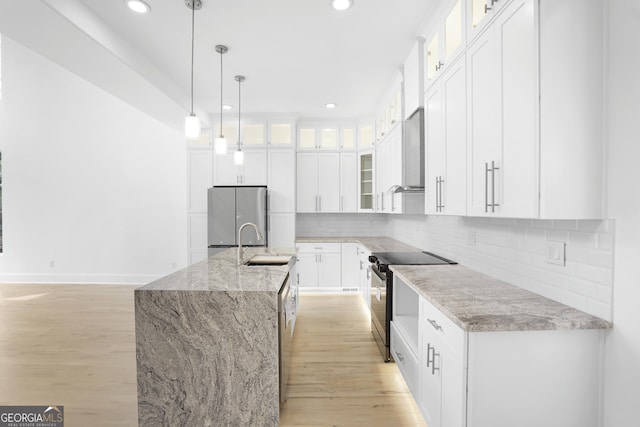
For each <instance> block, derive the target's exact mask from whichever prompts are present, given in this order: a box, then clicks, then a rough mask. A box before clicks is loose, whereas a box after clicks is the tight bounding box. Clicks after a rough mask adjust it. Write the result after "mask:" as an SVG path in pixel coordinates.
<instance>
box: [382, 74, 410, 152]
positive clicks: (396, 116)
mask: <svg viewBox="0 0 640 427" xmlns="http://www.w3.org/2000/svg"><path fill="white" fill-rule="evenodd" d="M402 82H403V73H402V72H401V71H400V70H398V72H397V73H396V74H395V75H394V76H393V79H392V80H391V82H390V83H389V86H387V89H386V91H385V92H384V95H383V96H382V97H381V98H380V102H379V104H378V107H377V109H376V111H377V120H376V143H379V142H380V141H382V139H384V137H385V136H386V135H387V134H389V132H391V130H392V129H394V128H395V127H396V126H397V125H398V124H399V123H401V122H402V119H403V109H404V105H403V104H404V101H403V95H402V84H403V83H402Z"/></svg>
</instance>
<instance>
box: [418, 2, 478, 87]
mask: <svg viewBox="0 0 640 427" xmlns="http://www.w3.org/2000/svg"><path fill="white" fill-rule="evenodd" d="M465 1H468V0H455V1H451V0H450V1H447V2H446V3H445V6H446V8H445V9H444V10H443V13H442V15H441V16H440V17H439V19H438V20H437V21H436V24H435V26H434V27H433V29H432V30H431V31H430V32H429V33H427V34H426V37H425V39H426V42H425V44H424V85H425V87H429V86H430V85H431V84H432V83H433V82H434V81H435V79H436V78H437V76H438V75H439V74H440V73H441V72H443V71H444V70H445V69H446V68H447V67H448V66H449V64H451V63H452V62H453V61H455V59H456V57H457V56H458V55H459V54H461V53H462V52H464V48H465V46H466V32H465V25H464V22H465V14H466V8H465V4H466V3H465Z"/></svg>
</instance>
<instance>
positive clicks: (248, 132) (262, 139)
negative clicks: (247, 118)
mask: <svg viewBox="0 0 640 427" xmlns="http://www.w3.org/2000/svg"><path fill="white" fill-rule="evenodd" d="M240 140H241V141H242V146H243V147H264V146H265V145H266V143H267V127H266V125H265V123H264V122H259V121H255V122H244V123H242V125H241V127H240Z"/></svg>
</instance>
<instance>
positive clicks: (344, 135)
mask: <svg viewBox="0 0 640 427" xmlns="http://www.w3.org/2000/svg"><path fill="white" fill-rule="evenodd" d="M356 148H357V139H356V127H355V126H340V149H341V150H355V149H356Z"/></svg>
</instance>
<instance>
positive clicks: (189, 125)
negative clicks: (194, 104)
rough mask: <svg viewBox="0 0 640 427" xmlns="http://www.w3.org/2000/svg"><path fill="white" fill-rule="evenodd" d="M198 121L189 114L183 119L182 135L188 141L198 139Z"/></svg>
mask: <svg viewBox="0 0 640 427" xmlns="http://www.w3.org/2000/svg"><path fill="white" fill-rule="evenodd" d="M201 130H202V129H201V126H200V119H199V118H198V116H196V115H195V114H193V113H191V114H189V115H188V116H187V117H185V119H184V135H185V136H186V137H187V138H189V139H196V138H200V131H201Z"/></svg>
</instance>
